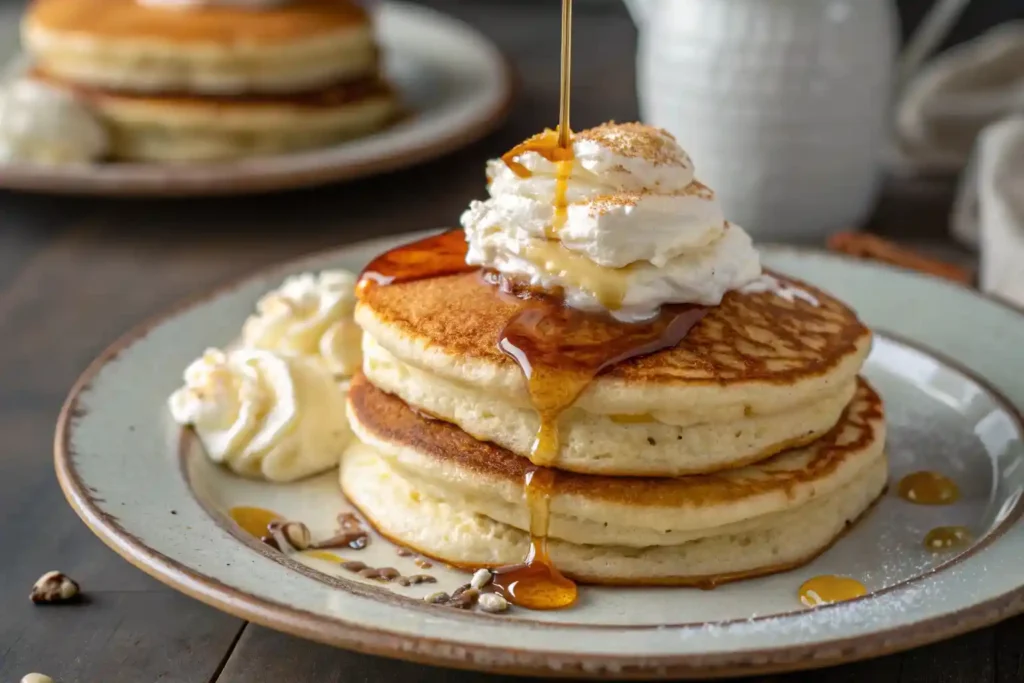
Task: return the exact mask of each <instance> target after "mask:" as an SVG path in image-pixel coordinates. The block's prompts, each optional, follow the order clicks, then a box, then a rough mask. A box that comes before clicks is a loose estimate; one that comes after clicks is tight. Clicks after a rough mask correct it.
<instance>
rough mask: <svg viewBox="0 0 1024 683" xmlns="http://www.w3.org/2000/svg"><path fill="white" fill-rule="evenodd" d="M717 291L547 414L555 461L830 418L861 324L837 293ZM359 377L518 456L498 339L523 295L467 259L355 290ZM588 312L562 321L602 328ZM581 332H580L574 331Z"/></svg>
mask: <svg viewBox="0 0 1024 683" xmlns="http://www.w3.org/2000/svg"><path fill="white" fill-rule="evenodd" d="M779 278H780V280H781V281H782V282H783V283H784V284H786V285H788V286H791V287H798V288H800V289H802V290H804V291H805V292H806V293H807V294H808V295H809V297H808V298H811V299H813V300H816V301H817V304H818V305H814V304H812V303H810V302H809V301H807V300H805V299H802V298H795V299H793V300H789V299H786V298H783V297H780V296H777V295H776V294H773V293H770V292H764V293H750V294H744V293H740V292H732V293H730V294H728V295H727V296H726V297H725V299H724V300H723V302H722V304H721V305H720V306H717V307H714V308H711V309H710V310H709V312H708V313H707V315H706V317H705V318H704V319H703V320H702V321H701V322H700V323H698V324H697V325H696V326H695V327H694V328H693V329H692V330H691V331H690V333H689V334H688V335H687V336H686V338H685V339H684V340H683V341H682V342H681V343H680V344H678V345H677V346H675V347H674V348H671V349H668V350H665V351H661V352H658V353H654V354H651V355H648V356H644V357H641V358H637V359H634V360H629V361H626V362H623V363H619V364H617V365H615V366H614V367H612V368H610V369H609V370H608V371H606V372H604V373H602V374H600V375H599V376H598V377H597V378H596V379H595V380H594V381H593V382H592V383H591V384H590V386H589V387H588V388H587V389H586V390H585V391H584V392H583V393H582V395H581V396H580V397H579V398H578V399H577V400H576V401H575V402H574V403H573V405H572V406H571V407H570V408H569V409H567V410H566V411H565V412H564V413H563V414H562V416H561V419H560V421H559V433H560V437H561V438H560V445H561V450H560V452H559V455H558V458H557V459H556V460H555V461H554V463H553V466H555V467H557V468H559V469H564V470H571V471H575V472H582V473H591V474H594V473H597V474H609V475H650V476H676V475H681V474H691V473H700V472H713V471H716V470H719V469H722V468H726V467H736V466H740V465H743V464H747V463H751V462H756V461H757V460H760V459H763V458H766V457H770V456H771V455H773V454H775V453H778V452H779V451H781V450H784V449H786V448H790V447H794V446H799V445H802V444H806V443H808V442H810V441H813V440H814V439H816V438H817V437H819V436H821V435H822V434H824V433H825V432H827V431H829V430H830V429H832V427H833V426H834V425H835V424H836V421H837V420H838V419H839V417H840V415H841V414H842V411H843V409H844V408H845V406H846V404H847V403H848V401H849V399H850V397H851V396H852V395H853V391H854V387H855V382H856V376H857V373H858V372H859V371H860V368H861V365H862V364H863V361H864V358H865V357H866V355H867V353H868V351H869V349H870V344H871V333H870V332H869V331H868V329H867V328H866V327H864V325H863V324H861V322H860V321H859V320H858V319H857V317H856V315H855V314H854V313H853V312H852V311H851V310H850V309H849V308H847V307H846V306H844V305H843V304H842V303H840V302H839V301H837V300H835V299H834V298H832V297H830V296H828V295H827V294H826V293H824V292H821V291H819V290H817V289H815V288H814V287H811V286H810V285H806V284H804V283H801V282H798V281H795V280H791V279H787V278H782V277H781V276H779ZM360 296H361V301H360V303H359V305H358V307H357V309H356V319H357V321H358V322H359V323H360V324H361V325H362V326H363V328H364V330H365V331H366V334H367V337H366V338H365V340H364V352H365V361H364V371H365V373H366V376H367V377H368V378H369V380H370V381H371V382H373V383H374V384H376V385H377V386H379V387H381V388H383V389H385V390H386V391H389V392H391V393H394V394H396V395H397V396H400V397H401V398H402V399H403V400H405V401H406V402H408V403H409V404H410V405H412V406H413V407H415V408H416V409H418V410H421V411H423V412H425V413H428V414H430V415H432V416H434V417H437V418H440V419H443V420H446V421H448V422H452V423H454V424H456V425H458V426H460V427H461V428H463V429H464V430H465V431H467V432H469V433H470V434H472V435H474V436H475V437H476V438H478V439H481V440H485V441H492V442H494V443H496V444H498V445H500V446H503V447H505V448H507V449H509V450H510V451H512V452H514V453H516V454H518V455H521V456H524V457H529V456H530V451H531V445H532V443H533V440H534V438H535V436H536V434H537V429H538V426H539V418H538V417H537V414H536V411H535V410H534V409H533V407H532V403H531V400H530V396H529V394H528V390H527V385H526V381H525V380H524V378H523V375H522V372H521V370H520V368H519V367H518V365H517V364H516V363H515V362H514V361H513V360H512V359H511V358H509V357H508V356H507V355H506V354H505V353H504V352H503V351H502V350H501V349H500V348H499V347H498V345H497V340H498V338H499V336H500V333H501V330H502V329H503V327H504V326H505V325H506V323H507V322H508V321H509V320H510V319H512V317H513V316H514V315H516V313H517V312H519V311H521V310H522V309H523V308H524V307H525V306H527V305H528V304H527V303H524V302H523V301H522V300H520V299H516V298H514V297H508V296H499V295H497V294H495V291H494V289H493V288H492V287H491V286H490V285H488V284H487V283H485V282H483V281H482V279H481V278H480V276H479V274H477V273H467V274H461V275H454V276H449V277H440V278H431V279H427V280H418V281H414V282H407V283H401V284H392V285H388V286H371V287H367V288H365V289H364V290H362V292H361V295H360ZM611 324H612V323H609V322H607V321H606V320H605V319H604V318H601V317H590V318H587V321H586V323H585V326H584V328H583V329H581V330H579V331H574V335H582V336H587V335H590V336H591V337H592V338H597V339H603V338H605V337H607V336H609V335H610V334H613V332H612V331H610V330H609V329H608V326H609V325H611ZM576 338H579V337H576Z"/></svg>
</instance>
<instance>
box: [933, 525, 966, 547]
mask: <svg viewBox="0 0 1024 683" xmlns="http://www.w3.org/2000/svg"><path fill="white" fill-rule="evenodd" d="M972 538H973V536H972V535H971V531H970V529H968V528H967V527H964V526H940V527H938V528H935V529H932V530H931V531H929V532H928V534H927V535H926V536H925V537H924V547H925V548H927V549H928V550H931V551H932V552H934V553H939V552H942V551H944V550H953V549H956V548H963V547H964V546H966V545H967V544H969V543H970V542H971V540H972Z"/></svg>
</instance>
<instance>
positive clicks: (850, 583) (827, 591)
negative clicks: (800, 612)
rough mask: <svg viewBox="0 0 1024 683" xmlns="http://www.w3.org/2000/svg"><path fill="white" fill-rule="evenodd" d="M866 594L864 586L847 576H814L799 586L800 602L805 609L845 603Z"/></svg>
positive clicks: (866, 590)
mask: <svg viewBox="0 0 1024 683" xmlns="http://www.w3.org/2000/svg"><path fill="white" fill-rule="evenodd" d="M867 594H868V589H867V588H865V587H864V584H862V583H861V582H860V581H857V580H856V579H851V578H849V577H848V576H816V577H814V578H813V579H811V580H810V581H807V582H805V583H804V585H802V586H800V602H802V603H803V604H804V606H806V607H821V606H822V605H829V604H832V603H833V602H845V601H847V600H853V599H854V598H859V597H862V596H865V595H867Z"/></svg>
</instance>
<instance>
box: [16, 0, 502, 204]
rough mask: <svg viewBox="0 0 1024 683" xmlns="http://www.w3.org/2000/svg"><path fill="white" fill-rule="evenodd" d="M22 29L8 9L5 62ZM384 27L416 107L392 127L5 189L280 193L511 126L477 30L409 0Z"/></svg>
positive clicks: (23, 175) (25, 172)
mask: <svg viewBox="0 0 1024 683" xmlns="http://www.w3.org/2000/svg"><path fill="white" fill-rule="evenodd" d="M17 23H18V22H17V19H16V13H15V12H14V11H12V9H11V8H10V7H0V57H4V56H8V57H11V56H13V55H14V54H16V53H15V52H14V51H13V50H12V49H11V46H12V44H13V38H14V33H15V32H16V27H17ZM377 29H378V35H379V38H380V41H381V43H382V44H383V46H384V54H385V57H386V71H387V74H388V77H389V78H391V79H392V80H393V82H394V83H395V85H396V86H397V88H398V90H399V91H400V93H401V96H402V98H403V100H404V102H405V104H406V105H407V106H408V107H409V108H410V109H411V110H412V115H411V116H410V117H409V118H408V119H406V120H404V121H402V122H401V123H399V124H397V125H395V126H392V127H391V128H388V129H387V130H385V131H382V132H380V133H376V134H374V135H370V136H368V137H365V138H360V139H357V140H353V141H350V142H346V143H343V144H340V145H337V146H335V147H328V148H325V149H320V150H314V151H309V152H302V153H298V154H286V155H279V156H270V157H264V158H259V159H250V160H243V161H238V162H227V163H216V164H207V163H203V164H134V163H106V164H93V165H80V166H71V165H69V166H52V167H51V166H32V165H26V164H6V165H5V164H0V187H7V188H12V189H19V190H30V191H37V192H53V193H65V194H93V195H113V196H123V195H146V196H182V195H193V196H197V195H223V194H243V193H254V192H263V191H267V190H282V189H288V188H295V187H301V186H307V185H317V184H322V183H326V182H331V181H337V180H345V179H350V178H357V177H361V176H367V175H372V174H375V173H381V172H384V171H390V170H394V169H397V168H404V167H406V166H412V165H414V164H417V163H419V162H422V161H426V160H428V159H432V158H435V157H438V156H441V155H443V154H445V153H447V152H451V151H453V150H456V149H458V148H460V147H464V146H466V145H468V144H469V143H471V142H473V141H475V140H477V139H479V138H480V137H482V136H483V135H484V134H486V133H488V132H489V131H491V130H493V129H494V128H496V127H497V126H498V125H499V124H501V122H502V121H503V120H504V118H505V115H506V113H507V111H508V107H509V105H510V104H511V98H512V75H511V72H510V70H509V67H508V65H507V63H506V61H505V59H504V58H503V57H502V55H501V53H500V52H499V51H498V49H497V47H495V46H494V45H493V44H492V43H490V42H489V41H488V40H487V39H486V38H484V37H483V36H482V35H481V34H480V33H478V32H477V31H476V30H475V29H473V28H472V27H470V26H469V25H468V24H465V23H463V22H461V21H459V20H457V19H453V18H451V17H448V16H446V15H444V14H442V13H440V12H437V11H436V10H432V9H429V8H426V7H420V6H417V5H412V4H408V3H402V2H385V3H382V4H381V7H380V10H379V15H378V18H377ZM3 63H4V62H3V61H0V64H3Z"/></svg>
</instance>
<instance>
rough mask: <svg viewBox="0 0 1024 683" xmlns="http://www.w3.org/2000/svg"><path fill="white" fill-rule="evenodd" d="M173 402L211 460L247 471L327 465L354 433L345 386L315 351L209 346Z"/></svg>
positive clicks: (273, 474) (301, 473) (290, 475)
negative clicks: (314, 356) (315, 356)
mask: <svg viewBox="0 0 1024 683" xmlns="http://www.w3.org/2000/svg"><path fill="white" fill-rule="evenodd" d="M168 404H169V407H170V410H171V414H172V416H173V417H174V420H175V421H176V422H178V423H179V424H181V425H188V426H191V427H192V428H193V429H194V430H195V432H196V434H197V435H198V437H199V440H200V441H201V442H202V444H203V447H204V449H205V450H206V453H207V455H208V456H209V457H210V459H211V460H213V461H215V462H218V463H221V464H223V465H226V466H227V467H229V468H230V469H231V470H233V471H234V472H236V473H238V474H241V475H243V476H247V477H254V478H264V479H267V480H269V481H276V482H288V481H294V480H297V479H301V478H303V477H307V476H309V475H312V474H316V473H317V472H322V471H324V470H327V469H330V468H331V467H334V466H336V465H337V464H338V462H339V459H340V457H341V453H342V451H343V450H344V449H345V448H346V447H347V446H348V444H349V442H350V441H351V439H352V433H351V431H350V430H349V427H348V422H347V420H346V418H345V393H344V391H342V390H340V389H339V387H338V385H337V383H336V382H335V381H334V379H333V378H332V377H331V375H330V373H328V372H326V371H325V370H324V369H323V367H322V365H321V364H320V363H319V362H318V361H317V360H315V359H311V358H303V357H300V356H289V355H285V354H281V353H275V352H272V351H263V350H254V349H236V350H233V351H227V352H224V351H219V350H217V349H209V350H207V351H206V353H204V354H203V356H202V357H201V358H199V359H198V360H196V361H195V362H193V363H192V364H191V365H189V367H188V368H187V369H186V370H185V384H184V386H183V387H182V388H180V389H179V390H178V391H176V392H174V394H172V395H171V397H170V399H169V401H168Z"/></svg>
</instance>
